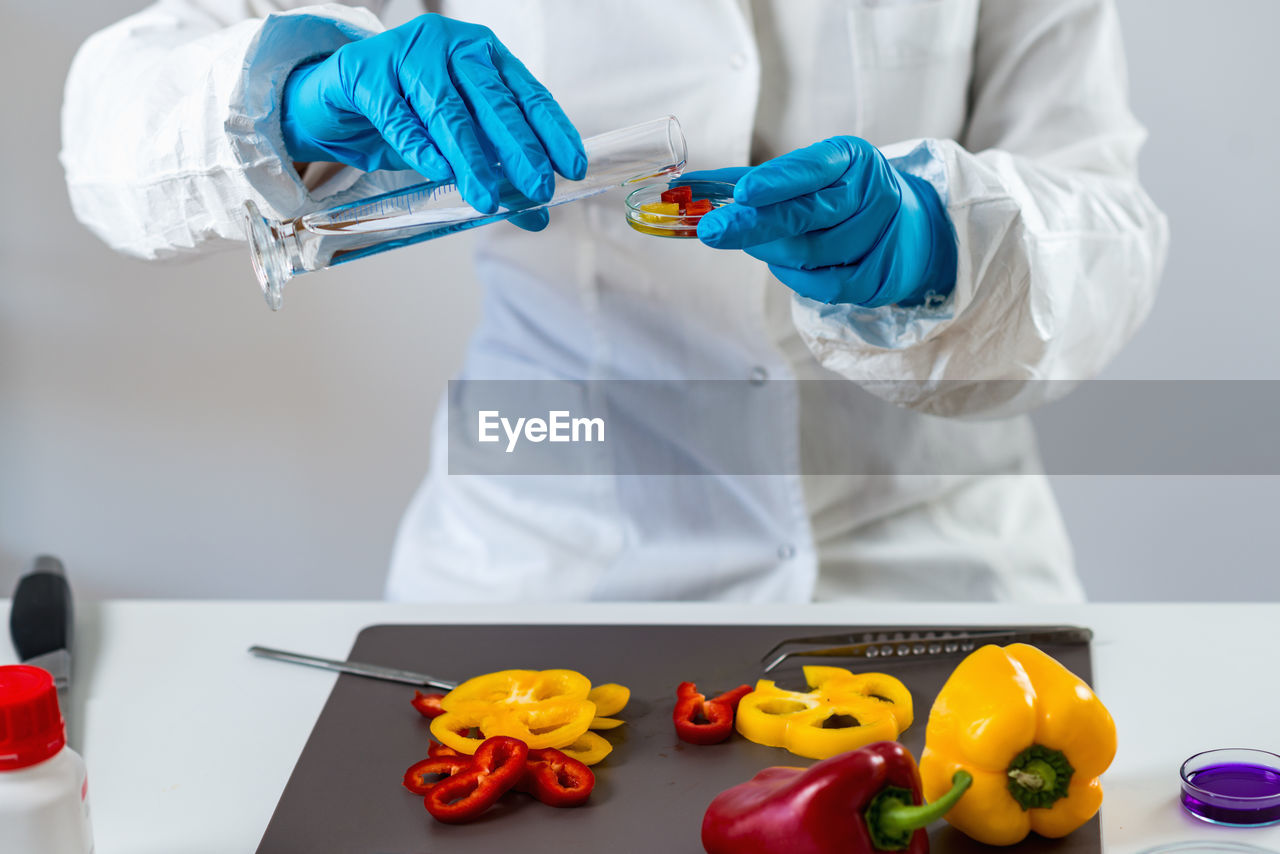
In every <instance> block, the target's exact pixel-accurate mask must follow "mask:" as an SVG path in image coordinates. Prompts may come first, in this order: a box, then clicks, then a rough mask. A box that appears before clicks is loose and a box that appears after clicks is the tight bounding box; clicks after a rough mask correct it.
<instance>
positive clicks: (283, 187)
mask: <svg viewBox="0 0 1280 854" xmlns="http://www.w3.org/2000/svg"><path fill="white" fill-rule="evenodd" d="M382 29H383V27H382V24H381V23H380V22H379V21H378V19H377V17H376V16H374V15H373V14H372V13H371V12H369V11H368V10H366V9H359V8H351V7H347V6H336V5H328V6H317V7H308V8H307V9H306V10H305V11H300V12H295V13H283V14H276V15H269V16H267V18H266V19H265V20H264V21H263V24H262V27H261V29H259V31H258V35H257V37H256V38H255V39H254V41H253V42H252V43H251V44H250V45H249V48H248V50H247V51H246V53H245V57H244V63H243V66H242V67H243V71H242V73H241V75H240V79H239V81H238V82H237V84H236V86H235V89H234V90H233V92H232V94H231V103H230V109H229V111H228V114H227V120H226V131H227V137H228V139H229V140H230V142H231V148H232V151H233V152H234V154H235V156H236V159H237V160H238V161H239V162H240V164H241V165H242V166H243V168H244V177H245V180H246V181H248V183H249V185H250V186H251V187H252V188H253V190H254V191H255V192H256V193H257V194H258V196H259V198H258V200H257V201H258V204H259V206H260V207H262V208H263V210H264V212H267V213H268V214H269V215H274V216H276V217H277V218H281V219H284V218H289V217H294V216H297V215H299V214H301V213H303V212H305V211H307V210H308V209H313V208H314V207H315V206H316V201H317V200H318V199H320V198H323V197H324V196H328V195H333V194H335V193H338V192H341V191H344V190H348V189H350V188H351V187H352V186H353V185H354V184H355V183H357V182H358V181H359V179H360V178H362V177H364V173H362V172H359V171H358V170H355V169H344V170H342V172H341V173H340V174H339V175H338V177H336V178H334V179H332V180H330V181H328V182H326V184H325V186H324V187H323V189H321V190H318V191H315V192H314V193H313V192H311V191H309V190H308V188H307V186H306V185H305V184H304V183H303V181H302V179H301V177H299V175H298V172H297V170H296V169H295V168H294V166H293V162H292V160H291V159H290V157H289V154H288V151H286V149H285V144H284V134H283V132H282V131H281V128H280V114H281V110H282V101H283V93H284V84H285V81H286V80H287V79H288V77H289V73H290V72H291V71H293V69H295V68H297V67H298V66H299V65H301V64H303V63H304V62H307V61H308V60H310V59H313V58H315V57H318V56H327V55H328V54H331V53H333V52H334V51H335V50H337V49H338V48H340V47H342V46H343V45H344V44H347V43H349V42H353V41H358V40H360V39H363V38H367V37H368V36H371V35H374V34H376V33H378V32H381V31H382Z"/></svg>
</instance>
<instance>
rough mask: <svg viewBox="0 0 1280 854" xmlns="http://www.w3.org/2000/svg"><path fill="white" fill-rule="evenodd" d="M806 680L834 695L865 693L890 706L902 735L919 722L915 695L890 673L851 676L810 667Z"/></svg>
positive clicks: (833, 669) (811, 684) (805, 669)
mask: <svg viewBox="0 0 1280 854" xmlns="http://www.w3.org/2000/svg"><path fill="white" fill-rule="evenodd" d="M804 681H805V682H807V683H809V687H810V688H818V689H825V691H824V696H825V694H826V692H830V693H831V695H832V696H837V695H840V696H843V695H847V694H861V695H862V696H864V697H871V698H872V699H874V700H879V701H880V702H882V703H885V704H886V705H888V706H889V707H890V709H891V711H892V712H893V716H894V718H896V719H897V721H898V732H905V731H906V729H907V727H909V726H911V724H912V722H913V721H914V720H915V710H914V708H913V705H912V702H911V692H910V691H908V690H907V686H906V685H903V684H902V682H900V681H899V680H897V679H895V678H894V677H892V676H890V675H889V674H887V673H850V672H849V671H848V670H845V669H844V668H843V667H819V666H809V667H806V668H804Z"/></svg>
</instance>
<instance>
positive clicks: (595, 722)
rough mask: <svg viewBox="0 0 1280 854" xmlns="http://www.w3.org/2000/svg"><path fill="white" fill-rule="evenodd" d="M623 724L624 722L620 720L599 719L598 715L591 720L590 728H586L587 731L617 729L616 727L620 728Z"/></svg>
mask: <svg viewBox="0 0 1280 854" xmlns="http://www.w3.org/2000/svg"><path fill="white" fill-rule="evenodd" d="M625 723H626V721H624V720H622V719H620V718H603V717H600V716H599V715H596V716H595V717H594V718H592V719H591V726H589V727H587V729H594V730H605V729H617V728H618V727H620V726H622V725H623V724H625Z"/></svg>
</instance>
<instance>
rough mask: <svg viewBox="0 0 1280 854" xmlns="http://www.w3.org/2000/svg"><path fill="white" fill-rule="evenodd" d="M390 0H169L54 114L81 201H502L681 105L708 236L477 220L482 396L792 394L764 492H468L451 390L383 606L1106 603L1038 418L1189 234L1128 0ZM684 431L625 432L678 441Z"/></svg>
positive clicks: (170, 205)
mask: <svg viewBox="0 0 1280 854" xmlns="http://www.w3.org/2000/svg"><path fill="white" fill-rule="evenodd" d="M280 5H282V6H290V5H292V4H288V3H283V4H280ZM388 11H389V10H384V9H383V8H382V6H381V4H379V3H376V2H374V3H370V4H368V5H367V6H364V7H342V6H334V5H324V6H310V7H307V6H299V7H297V8H288V9H283V8H278V7H277V5H276V4H269V3H267V2H264V0H249V2H240V1H239V0H238V2H234V3H231V2H220V0H164V2H158V3H156V4H155V5H153V6H151V7H149V8H147V9H145V10H144V11H142V12H139V13H138V14H136V15H133V16H131V17H129V18H127V19H125V20H123V21H121V22H119V23H117V24H115V25H113V26H110V27H108V28H106V29H105V30H103V31H101V32H99V33H97V34H95V35H94V36H92V37H91V38H90V39H89V40H88V41H87V42H86V43H85V44H84V45H83V47H82V48H81V50H80V51H79V53H78V54H77V56H76V58H75V60H74V62H73V64H72V68H71V72H70V76H69V78H68V81H67V88H66V100H65V106H64V110H63V146H64V147H63V152H62V160H63V163H64V165H65V168H66V175H67V183H68V187H69V190H70V194H71V199H72V203H73V206H74V209H75V211H76V214H77V216H78V217H79V218H80V219H81V221H82V222H84V223H85V224H86V225H87V226H89V227H90V228H91V229H92V230H93V231H94V232H96V233H97V234H98V235H99V236H100V237H101V238H102V239H103V240H105V241H106V242H107V243H108V244H110V245H111V246H113V247H115V248H117V249H119V250H120V251H123V252H127V253H130V254H133V255H137V256H140V257H143V258H165V257H173V256H183V255H191V254H193V253H201V252H206V251H210V250H212V249H214V248H217V247H218V246H220V245H226V244H229V243H233V242H237V241H240V240H241V239H242V224H241V210H242V207H243V203H244V201H245V200H246V199H252V200H254V201H255V202H256V203H257V204H258V206H259V207H260V208H262V209H263V210H264V211H265V212H267V213H268V214H269V215H272V216H276V217H281V218H284V217H293V216H296V215H298V214H300V213H302V212H304V211H307V210H311V209H317V208H320V207H324V206H328V205H330V204H334V203H337V202H340V201H345V200H351V199H356V198H361V197H363V196H365V195H367V194H368V193H369V192H370V187H372V186H377V182H378V181H379V180H382V179H383V178H385V177H386V176H387V175H389V174H401V173H399V172H395V171H394V170H404V169H412V170H415V171H416V172H417V173H420V174H421V175H422V176H426V177H427V178H430V179H433V180H435V179H443V178H448V177H456V179H457V180H458V183H459V189H460V191H461V192H462V194H463V196H464V197H465V198H466V199H467V201H468V202H470V203H471V204H472V205H474V206H475V207H477V208H480V209H486V210H491V209H492V207H493V204H494V193H495V187H496V182H497V181H499V180H500V179H502V178H504V177H505V178H506V179H507V180H510V181H511V182H512V183H513V184H514V185H515V186H516V187H517V188H519V189H521V190H522V192H524V193H526V195H529V196H530V197H531V198H545V197H546V196H547V195H548V194H549V193H550V192H551V187H552V186H553V182H554V180H555V174H556V173H558V174H559V176H561V180H564V179H572V178H576V177H580V175H581V173H582V170H583V168H584V166H585V162H584V161H583V159H582V148H581V143H580V138H581V137H583V136H589V135H591V134H595V133H599V132H602V131H606V130H609V129H613V128H618V127H624V126H626V125H629V124H632V123H634V122H637V121H641V120H645V119H648V118H652V117H654V116H659V115H663V114H667V113H671V114H674V115H676V116H678V117H679V118H680V120H681V122H682V123H683V126H684V130H685V133H686V135H687V138H688V147H689V151H690V153H691V155H690V166H691V167H693V168H695V169H697V170H700V171H703V175H704V176H707V175H709V176H711V177H717V178H722V179H726V180H730V181H734V182H736V186H735V190H734V198H735V203H734V204H733V205H732V206H729V207H726V208H723V209H720V210H718V211H716V212H715V213H714V214H710V215H708V216H707V217H706V218H704V220H703V221H702V223H701V224H700V225H699V227H698V236H699V238H700V240H699V241H677V240H670V241H663V240H658V239H655V238H652V237H647V236H645V235H642V234H638V233H636V232H635V231H633V230H631V229H629V228H628V227H627V225H626V224H625V222H624V218H623V216H622V215H621V212H620V211H621V203H620V201H619V199H618V198H617V196H616V194H607V195H605V196H601V197H597V198H595V199H592V200H589V201H584V202H580V203H576V204H572V205H565V206H562V207H557V208H556V209H555V210H554V212H553V214H552V216H551V217H550V222H549V223H548V222H547V221H546V217H545V214H529V215H526V216H525V217H524V218H523V220H522V221H521V222H519V223H518V224H519V225H521V226H522V227H523V228H522V229H517V228H512V227H510V226H506V225H500V226H492V227H489V228H484V229H480V230H479V231H478V232H477V235H478V241H479V248H478V250H477V255H476V271H477V275H478V277H479V279H480V280H481V282H482V283H483V284H484V286H485V293H484V301H483V316H482V320H481V321H480V324H479V327H478V329H477V330H476V331H475V334H474V337H473V339H472V341H471V343H470V346H469V348H468V351H467V354H466V359H465V364H464V366H463V367H462V369H461V372H460V380H461V381H462V382H464V383H474V382H479V381H483V380H490V379H501V380H518V381H530V380H539V379H571V380H583V379H589V380H593V381H596V380H598V381H604V382H608V381H612V380H633V379H641V380H740V381H742V383H741V387H742V388H743V389H753V388H756V389H760V390H761V394H762V395H763V394H765V392H766V390H773V391H772V392H770V395H769V399H770V400H771V401H773V403H771V405H769V406H768V407H759V408H758V410H759V411H758V412H757V413H756V416H757V417H754V418H753V422H754V423H752V424H750V425H745V426H746V428H747V429H750V430H752V431H753V438H752V443H753V444H752V447H753V448H755V449H756V452H757V454H758V455H759V456H760V458H761V459H760V460H759V462H760V463H761V464H760V467H759V471H760V472H763V474H752V473H737V472H733V471H729V472H719V473H715V474H714V476H697V477H688V476H681V475H680V474H679V473H669V472H668V473H665V474H651V475H632V474H628V473H627V472H628V469H627V466H626V465H625V464H624V461H620V460H616V459H605V460H603V461H601V462H600V464H599V465H598V466H595V467H593V468H592V469H591V471H590V472H589V473H587V474H584V475H582V476H578V477H555V476H549V475H544V476H537V475H529V476H497V475H480V474H471V475H466V476H460V475H453V476H450V475H449V473H448V468H449V457H448V448H447V444H448V443H447V441H446V438H447V423H446V422H447V416H446V408H445V407H444V406H442V407H441V410H440V412H439V414H438V416H437V419H436V422H435V426H434V431H433V442H432V447H431V469H430V472H429V474H428V476H427V478H426V480H425V482H424V484H423V486H422V487H421V489H420V490H419V492H418V494H417V495H416V497H415V498H414V500H413V502H412V504H411V506H410V507H409V508H408V510H407V512H406V514H405V516H404V519H403V522H402V523H401V528H400V531H399V534H398V537H397V541H396V546H395V553H394V557H393V561H392V568H391V572H390V575H389V580H388V585H387V592H388V595H389V596H391V597H393V598H400V599H420V600H432V601H441V602H445V601H470V600H477V601H495V600H525V601H537V600H544V599H733V600H739V601H755V602H801V601H809V600H811V599H858V600H864V601H874V600H887V599H933V600H965V599H977V600H990V599H996V600H1017V601H1073V600H1078V599H1081V598H1082V596H1083V592H1082V588H1081V585H1080V582H1079V580H1078V578H1077V577H1076V575H1075V572H1074V567H1073V565H1072V556H1071V549H1070V544H1069V541H1068V538H1067V536H1066V532H1065V530H1064V526H1063V523H1062V520H1061V517H1060V515H1059V512H1058V510H1057V508H1056V505H1055V503H1054V500H1053V496H1052V493H1051V490H1050V487H1049V484H1048V481H1047V478H1046V477H1045V475H1044V473H1043V471H1042V466H1041V464H1040V462H1039V459H1038V456H1037V451H1036V447H1035V441H1034V436H1033V433H1032V430H1031V426H1030V423H1029V421H1028V419H1027V417H1026V413H1027V412H1028V411H1029V410H1031V409H1032V408H1033V407H1035V406H1037V405H1039V404H1042V403H1044V402H1046V401H1048V400H1052V399H1054V398H1055V397H1057V396H1059V395H1061V394H1063V393H1065V392H1066V391H1067V390H1068V389H1069V388H1070V386H1071V384H1072V383H1074V382H1078V381H1080V380H1083V379H1086V378H1089V377H1091V376H1093V375H1095V374H1096V373H1097V372H1098V371H1099V370H1100V369H1101V368H1102V367H1103V366H1104V365H1105V364H1106V363H1107V361H1108V360H1109V359H1110V358H1111V357H1112V356H1114V355H1115V353H1116V352H1117V351H1118V350H1119V349H1120V347H1121V346H1122V345H1123V344H1124V343H1125V341H1126V340H1127V339H1128V338H1129V337H1130V336H1131V335H1132V333H1133V332H1134V330H1135V328H1136V327H1137V326H1138V325H1139V324H1140V322H1141V321H1142V320H1143V319H1144V317H1145V316H1146V314H1147V313H1148V311H1149V309H1150V306H1151V304H1152V301H1153V299H1154V294H1155V291H1156V286H1157V282H1158V280H1159V277H1160V273H1161V268H1162V265H1163V262H1164V256H1165V251H1166V245H1167V240H1168V237H1167V225H1166V221H1165V218H1164V217H1163V215H1162V214H1161V212H1160V211H1159V210H1158V209H1157V207H1156V206H1155V205H1154V204H1153V203H1152V201H1151V199H1150V198H1149V197H1148V196H1147V194H1146V193H1145V192H1144V191H1143V189H1142V187H1141V186H1140V184H1139V181H1138V178H1137V173H1136V161H1137V156H1138V152H1139V149H1140V148H1141V146H1142V143H1143V141H1144V136H1145V132H1144V130H1143V128H1142V127H1141V126H1140V125H1139V124H1138V122H1137V121H1136V120H1135V118H1134V116H1133V115H1132V113H1131V111H1130V109H1129V106H1128V104H1127V95H1126V77H1125V73H1126V72H1125V65H1124V58H1123V50H1122V44H1121V37H1120V30H1119V25H1118V21H1117V14H1116V10H1115V8H1114V6H1113V3H1112V2H1111V0H1072V2H1061V0H899V2H894V0H805V2H783V0H717V2H706V3H683V2H677V0H648V2H645V3H623V2H592V3H587V2H582V3H574V2H567V0H529V2H522V3H509V2H497V0H458V2H456V3H455V2H446V3H444V4H442V7H441V8H440V9H439V10H438V11H440V12H441V13H442V16H437V15H423V16H419V17H413V18H411V19H409V20H406V21H404V22H403V23H399V24H398V25H396V26H390V27H388V26H387V25H386V24H385V23H384V22H383V20H382V19H380V18H379V14H383V16H384V17H387V18H389V17H390V16H389V14H387V13H388ZM335 164H337V165H335ZM495 164H500V165H495ZM340 167H345V168H340ZM705 170H710V171H705ZM411 177H413V178H414V179H415V180H416V179H418V176H416V175H413V176H411ZM241 251H243V250H241ZM408 251H415V252H421V253H427V252H430V251H431V249H430V247H429V246H428V247H418V248H415V249H412V250H408ZM673 271H678V274H677V273H676V272H673ZM435 285H436V286H439V282H437V283H435ZM424 334H429V332H424ZM808 380H813V381H815V382H802V381H808ZM775 381H781V382H775ZM791 381H796V382H791ZM818 381H821V382H818ZM833 381H834V382H837V383H838V385H839V390H840V393H838V394H837V393H832V384H833ZM748 393H749V392H748V391H743V392H742V394H748ZM762 399H763V398H762ZM679 415H681V414H680V413H674V412H672V411H660V412H653V413H639V414H636V415H635V416H634V417H635V419H636V421H635V423H633V424H631V426H630V430H629V433H628V435H629V437H630V439H631V440H632V441H631V443H629V444H628V446H627V447H623V448H621V449H620V450H619V451H618V452H619V453H639V452H641V451H643V448H639V447H637V445H636V444H635V443H644V442H651V443H653V445H654V446H661V447H662V448H665V449H668V450H670V452H671V454H672V455H674V456H676V457H678V456H679V455H680V454H681V453H682V450H683V448H684V446H683V444H682V443H683V441H684V439H685V431H687V430H689V429H690V426H691V425H690V423H689V421H688V419H687V418H684V417H677V416H679ZM692 426H693V428H694V429H696V426H697V425H696V424H693V425H692ZM956 454H961V455H963V456H964V457H965V459H966V460H967V462H966V463H965V464H964V465H963V466H959V467H950V466H946V465H942V464H939V465H938V466H937V467H936V468H930V466H929V465H928V464H922V463H921V460H925V461H928V460H943V461H945V460H947V459H949V458H951V457H952V456H954V455H956ZM830 460H838V461H839V463H838V465H837V464H834V463H832V464H830V465H828V461H830Z"/></svg>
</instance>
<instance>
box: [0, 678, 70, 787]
mask: <svg viewBox="0 0 1280 854" xmlns="http://www.w3.org/2000/svg"><path fill="white" fill-rule="evenodd" d="M66 743H67V732H66V729H65V727H63V725H62V713H61V712H60V711H58V692H57V690H56V689H55V688H54V686H53V677H52V676H50V675H49V671H47V670H41V669H40V668H39V667H31V666H29V665H26V664H12V665H8V666H5V667H0V771H17V770H18V769H19V768H27V767H29V766H31V765H36V764H38V763H40V762H43V761H45V760H46V759H48V758H49V757H51V756H53V755H54V754H56V753H57V752H58V751H59V750H61V749H62V748H63V745H65V744H66Z"/></svg>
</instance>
